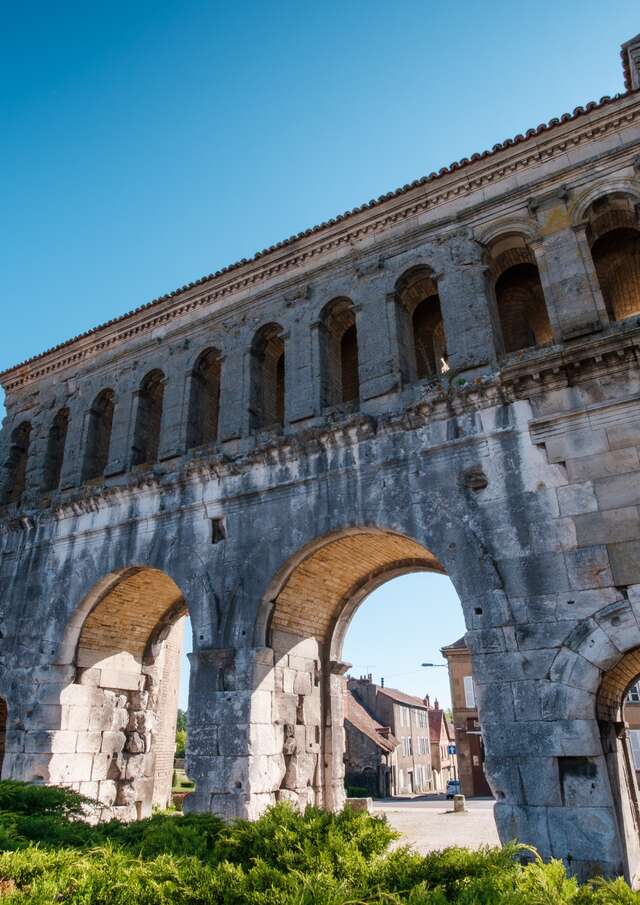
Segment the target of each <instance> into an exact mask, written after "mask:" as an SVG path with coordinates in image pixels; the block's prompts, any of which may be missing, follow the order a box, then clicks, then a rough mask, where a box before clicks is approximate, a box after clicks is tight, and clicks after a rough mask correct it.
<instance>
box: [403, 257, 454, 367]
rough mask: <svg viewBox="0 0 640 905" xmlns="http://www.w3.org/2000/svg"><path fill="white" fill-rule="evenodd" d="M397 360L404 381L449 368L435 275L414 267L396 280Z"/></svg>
mask: <svg viewBox="0 0 640 905" xmlns="http://www.w3.org/2000/svg"><path fill="white" fill-rule="evenodd" d="M396 301H397V309H396V310H397V313H398V319H399V322H398V327H399V329H398V336H399V341H400V363H401V368H402V371H403V375H404V377H405V379H406V380H408V381H412V380H422V379H424V378H425V377H435V376H437V375H439V374H444V373H446V372H447V371H448V370H449V364H448V358H447V345H446V337H445V333H444V322H443V320H442V312H441V310H440V297H439V296H438V289H437V286H436V282H435V278H434V276H433V274H432V272H431V271H430V270H429V268H428V267H423V266H419V267H414V268H412V269H411V270H409V271H408V272H407V273H405V274H403V276H402V277H400V279H399V280H398V282H397V283H396Z"/></svg>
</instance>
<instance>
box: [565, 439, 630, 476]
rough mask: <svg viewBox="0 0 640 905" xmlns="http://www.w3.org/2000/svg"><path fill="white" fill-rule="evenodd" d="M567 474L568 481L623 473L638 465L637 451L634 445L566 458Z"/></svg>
mask: <svg viewBox="0 0 640 905" xmlns="http://www.w3.org/2000/svg"><path fill="white" fill-rule="evenodd" d="M566 464H567V475H568V477H569V480H570V481H572V482H573V481H586V480H595V479H596V478H604V477H606V476H607V475H614V474H624V473H625V472H631V471H635V470H637V469H638V467H640V461H639V460H638V451H637V450H636V449H635V448H634V447H627V448H626V449H615V450H609V452H606V453H599V454H598V455H595V456H584V457H582V458H579V459H568V460H567V463H566Z"/></svg>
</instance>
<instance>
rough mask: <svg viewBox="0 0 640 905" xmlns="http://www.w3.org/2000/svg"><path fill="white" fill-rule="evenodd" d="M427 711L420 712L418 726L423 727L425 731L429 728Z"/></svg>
mask: <svg viewBox="0 0 640 905" xmlns="http://www.w3.org/2000/svg"><path fill="white" fill-rule="evenodd" d="M427 723H428V720H427V711H426V710H418V726H421V727H422V728H423V729H425V728H426V727H427Z"/></svg>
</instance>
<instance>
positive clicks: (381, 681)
mask: <svg viewBox="0 0 640 905" xmlns="http://www.w3.org/2000/svg"><path fill="white" fill-rule="evenodd" d="M380 688H384V676H380Z"/></svg>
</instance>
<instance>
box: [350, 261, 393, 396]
mask: <svg viewBox="0 0 640 905" xmlns="http://www.w3.org/2000/svg"><path fill="white" fill-rule="evenodd" d="M351 298H352V300H353V303H354V305H353V307H354V310H355V312H356V329H357V331H358V372H359V378H360V400H361V402H366V401H367V400H369V399H377V398H378V397H381V396H385V395H387V394H388V393H393V392H396V391H397V390H399V389H400V387H401V383H402V381H401V377H400V368H399V366H398V347H397V343H394V339H395V333H394V328H393V327H392V326H391V324H390V314H393V312H392V311H390V308H389V304H388V301H387V290H386V288H385V274H384V271H383V270H381V269H376V270H373V271H371V272H369V271H367V272H366V273H363V274H362V275H361V276H360V280H359V282H358V283H357V284H356V285H355V286H354V287H353V291H352V293H351Z"/></svg>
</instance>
